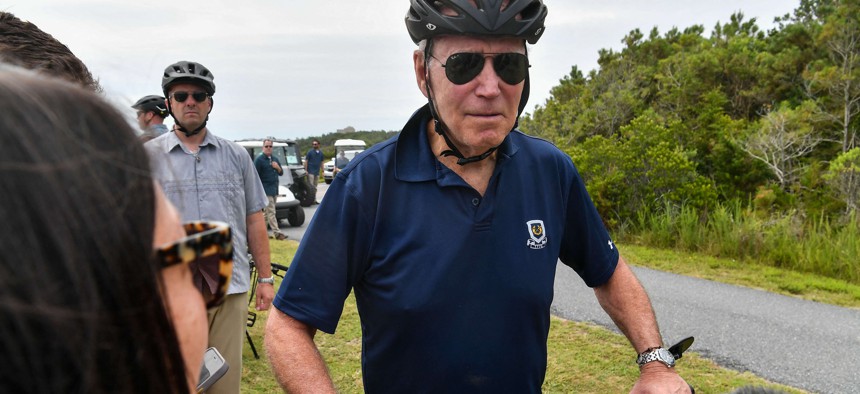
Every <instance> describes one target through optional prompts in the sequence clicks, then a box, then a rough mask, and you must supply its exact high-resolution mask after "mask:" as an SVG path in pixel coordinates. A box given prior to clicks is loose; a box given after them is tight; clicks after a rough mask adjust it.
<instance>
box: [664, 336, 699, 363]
mask: <svg viewBox="0 0 860 394" xmlns="http://www.w3.org/2000/svg"><path fill="white" fill-rule="evenodd" d="M693 340H694V338H693V337H687V338H684V339H682V340H681V342H678V343H676V344H674V345H672V347H670V348H669V353H672V356H673V357H675V360H677V359H679V358H681V357H682V356H683V355H684V352H685V351H687V349H689V348H690V346H693Z"/></svg>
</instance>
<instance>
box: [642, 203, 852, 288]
mask: <svg viewBox="0 0 860 394" xmlns="http://www.w3.org/2000/svg"><path fill="white" fill-rule="evenodd" d="M630 227H632V228H626V229H625V236H627V237H631V236H632V238H634V240H635V241H636V242H638V243H640V244H643V245H648V246H654V247H660V248H672V249H680V250H686V251H692V252H699V253H705V254H709V255H713V256H717V257H729V258H736V259H740V260H744V261H747V262H754V263H758V264H763V265H770V266H775V267H779V268H787V269H791V270H794V271H799V272H809V273H815V274H819V275H823V276H827V277H831V278H836V279H842V280H845V281H848V282H850V283H855V284H860V260H858V258H860V220H858V217H857V215H856V213H855V214H852V215H851V216H850V217H848V218H845V219H844V220H843V221H842V222H841V223H834V222H833V221H832V220H829V219H827V218H819V219H817V220H808V219H806V218H805V217H804V216H803V215H802V214H800V213H798V212H783V213H771V214H762V213H761V212H758V211H756V210H755V209H753V208H750V207H745V206H743V204H742V203H740V202H734V203H728V204H723V205H719V206H717V207H716V208H714V209H713V210H711V211H709V212H701V211H698V210H696V209H694V208H692V207H689V206H683V205H682V206H672V205H666V206H664V207H663V209H661V210H659V211H657V212H654V211H647V210H646V211H641V212H639V213H638V214H637V217H636V220H635V223H634V225H633V226H630Z"/></svg>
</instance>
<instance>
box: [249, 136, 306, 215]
mask: <svg viewBox="0 0 860 394" xmlns="http://www.w3.org/2000/svg"><path fill="white" fill-rule="evenodd" d="M236 143H238V144H239V145H241V146H243V147H244V148H245V150H247V151H248V154H249V155H251V160H254V159H255V158H256V157H257V156H259V155H260V154H261V153H263V140H262V139H260V138H255V139H244V140H238V141H236ZM272 145H273V146H274V149H273V150H272V155H273V156H275V157H277V158H278V161H280V162H281V165H283V166H284V167H285V168H284V174H283V175H281V176H280V177H279V178H278V197H277V198H275V217H276V218H277V219H278V221H281V220H284V219H287V222H288V223H289V224H290V226H293V227H298V226H301V225H302V224H304V223H305V211H304V209H302V204H301V201H300V200H299V199H298V198H297V196H296V192H295V190H294V189H296V190H299V189H300V187H301V186H303V185H304V184H305V183H307V182H306V181H304V179H307V176H305V175H304V174H305V171H304V169H302V160H301V157H299V153H298V147H297V146H296V143H295V142H293V141H292V140H280V139H276V140H275V141H273V143H272ZM297 169H300V170H301V171H300V173H297V172H296V171H297ZM294 174H296V175H298V176H296V175H294ZM297 178H298V179H297ZM308 187H309V186H308ZM308 187H304V188H301V189H302V190H300V192H302V193H301V194H300V195H301V196H305V195H306V194H307V192H303V190H304V189H307V188H308ZM311 201H313V200H311Z"/></svg>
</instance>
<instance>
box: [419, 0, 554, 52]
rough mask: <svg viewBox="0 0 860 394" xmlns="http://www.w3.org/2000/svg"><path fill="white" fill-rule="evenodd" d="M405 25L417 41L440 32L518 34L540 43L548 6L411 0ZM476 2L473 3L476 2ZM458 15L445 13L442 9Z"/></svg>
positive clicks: (523, 1) (519, 0)
mask: <svg viewBox="0 0 860 394" xmlns="http://www.w3.org/2000/svg"><path fill="white" fill-rule="evenodd" d="M409 3H410V7H409V12H407V13H406V28H407V30H409V36H410V37H411V38H412V41H413V42H415V43H416V44H417V43H419V42H421V40H424V39H428V38H433V37H436V36H441V35H446V34H447V35H470V36H502V37H516V38H522V39H524V40H526V41H528V43H529V44H534V43H537V41H538V39H540V37H541V35H543V32H544V20H545V19H546V14H547V8H546V6H545V5H544V4H543V1H542V0H507V1H506V0H471V1H470V0H410V1H409ZM473 3H474V4H473ZM445 8H447V9H449V10H450V11H453V12H454V13H456V14H457V15H446V14H445V13H442V9H445Z"/></svg>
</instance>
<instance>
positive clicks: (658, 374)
mask: <svg viewBox="0 0 860 394" xmlns="http://www.w3.org/2000/svg"><path fill="white" fill-rule="evenodd" d="M645 393H673V394H675V393H678V394H687V393H690V385H688V384H687V382H685V381H684V379H683V378H681V375H678V372H676V371H675V370H674V369H673V368H669V367H667V366H666V365H663V364H661V363H660V362H659V361H653V362H650V363H648V364H645V365H643V366H642V367H641V368H640V373H639V379H638V380H637V381H636V385H634V386H633V389H632V390H630V394H645Z"/></svg>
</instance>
